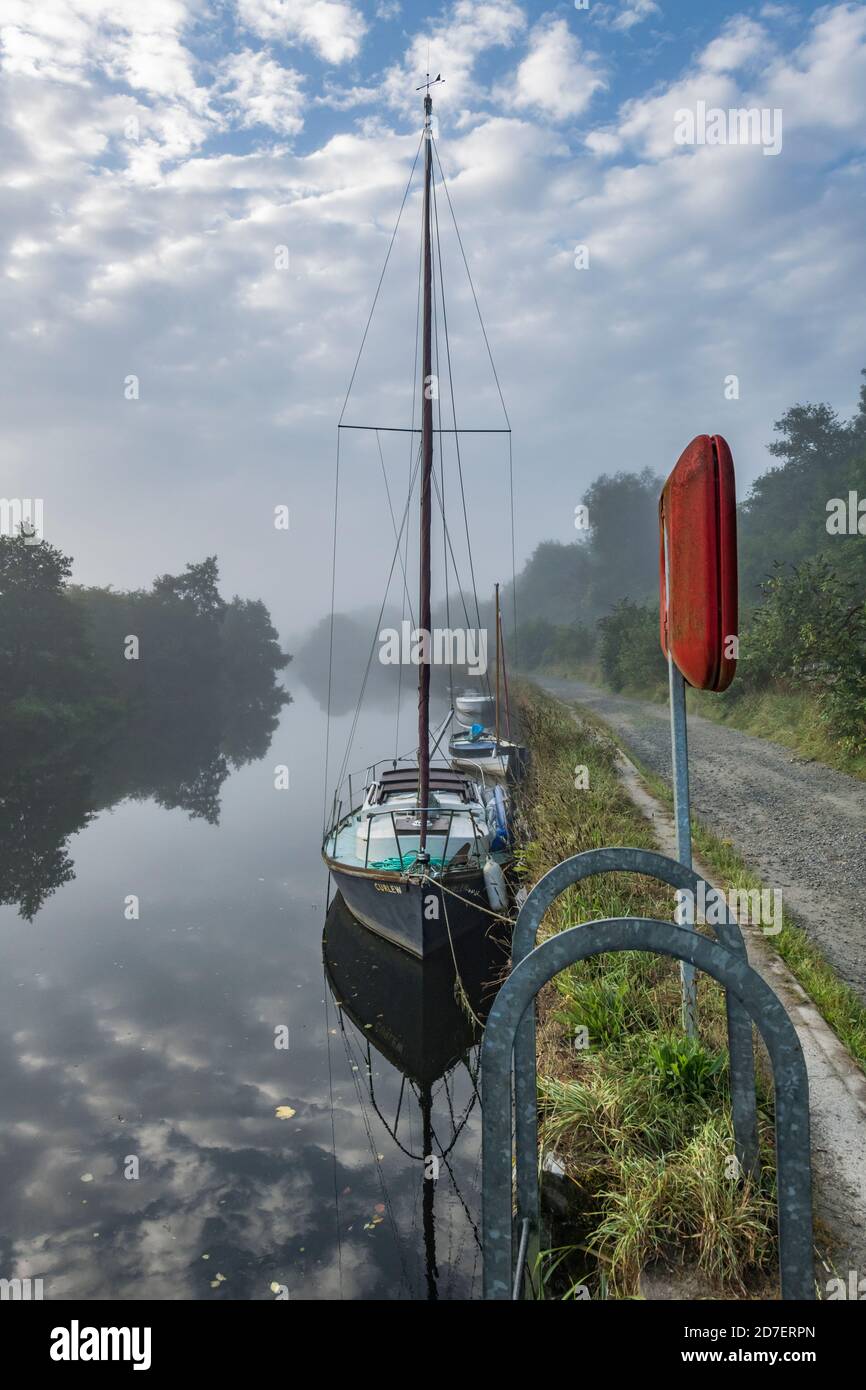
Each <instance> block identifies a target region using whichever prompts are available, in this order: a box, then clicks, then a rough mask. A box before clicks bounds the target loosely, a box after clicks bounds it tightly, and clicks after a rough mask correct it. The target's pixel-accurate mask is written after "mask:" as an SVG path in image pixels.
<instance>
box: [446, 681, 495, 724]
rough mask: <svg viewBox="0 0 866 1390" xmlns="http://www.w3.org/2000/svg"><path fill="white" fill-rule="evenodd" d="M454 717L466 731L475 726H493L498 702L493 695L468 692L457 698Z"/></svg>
mask: <svg viewBox="0 0 866 1390" xmlns="http://www.w3.org/2000/svg"><path fill="white" fill-rule="evenodd" d="M454 715H455V717H456V719H457V722H458V723H459V724H462V725H463V727H464V728H465V729H470V728H471V727H472V725H473V724H482V725H486V724H492V723H493V720H494V719H495V717H496V701H495V700H494V698H493V696H492V695H487V694H482V693H473V692H472V691H468V690H467V691H464V692H463V694H462V695H458V696H457V697H456V698H455V700H454Z"/></svg>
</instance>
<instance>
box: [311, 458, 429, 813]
mask: <svg viewBox="0 0 866 1390" xmlns="http://www.w3.org/2000/svg"><path fill="white" fill-rule="evenodd" d="M420 464H421V446H420V445H419V446H418V458H417V460H416V463H415V473H414V476H413V478H412V481H411V484H410V490H409V496H408V497H407V498H406V506H405V508H404V511H403V520H402V522H401V524H400V531H399V534H398V536H397V545H396V548H395V550H394V555H393V557H392V559H391V568H390V570H389V571H388V582H387V584H386V585H385V593H384V596H383V598H382V605H381V607H380V609H379V617H378V619H377V620H376V628H375V630H374V632H373V640H372V642H371V643H370V654H369V656H368V657H367V667H366V670H365V671H364V679H363V681H362V682H361V690H360V693H359V695H358V702H357V704H356V705H355V713H354V716H353V718H352V727H351V729H350V731H349V741H348V744H347V747H346V752H345V754H344V755H343V761H342V763H341V764H340V772H339V776H338V777H337V787H338V788H339V786H340V785H341V783H342V781H343V778H344V777H345V775H346V767H347V765H348V762H349V755H350V753H351V751H352V743H353V741H354V738H355V732H356V730H357V727H358V720H359V718H360V715H361V705H362V703H363V699H364V692H365V691H366V689H367V681H368V680H369V677H370V669H371V667H372V665H373V657H374V655H375V652H376V642H377V640H378V630H379V628H380V627H381V624H382V617H383V614H384V612H385V605H386V603H387V602H388V593H389V591H390V588H391V580H392V578H393V575H394V566H395V565H396V563H397V556H398V554H399V551H400V542H401V540H402V539H403V528H404V526H405V525H406V521H407V519H408V516H409V503H410V500H411V497H412V492H413V491H414V487H415V478H417V476H418V469H419V467H420ZM326 796H327V793H326Z"/></svg>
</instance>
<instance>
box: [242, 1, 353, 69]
mask: <svg viewBox="0 0 866 1390" xmlns="http://www.w3.org/2000/svg"><path fill="white" fill-rule="evenodd" d="M237 3H238V18H239V19H240V21H241V23H242V24H243V25H245V26H246V28H247V29H249V30H250V31H251V32H252V33H254V34H258V35H259V37H260V38H263V39H280V40H282V41H283V42H285V43H292V42H293V43H302V44H307V45H309V47H310V48H312V49H313V50H314V51H315V52H316V53H317V54H318V55H319V57H320V58H324V60H325V61H326V62H328V63H345V62H348V61H349V60H350V59H352V58H356V57H357V56H358V53H359V52H360V49H361V43H362V40H363V38H364V35H365V33H366V32H367V25H366V23H365V21H364V16H363V15H362V13H361V11H360V10H359V9H358V8H357V7H356V6H355V5H352V4H350V3H349V0H237Z"/></svg>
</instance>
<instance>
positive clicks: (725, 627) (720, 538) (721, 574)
mask: <svg viewBox="0 0 866 1390" xmlns="http://www.w3.org/2000/svg"><path fill="white" fill-rule="evenodd" d="M659 534H660V546H659V571H660V573H659V580H660V590H661V634H660V635H661V644H662V651H663V652H664V654H665V656H668V654H670V656H671V657H672V659H673V661H674V664H675V665H676V666H677V667H678V669H679V670H680V671H681V672H682V674H683V676H684V677H685V679H686V680H687V681H688V683H689V685H691V686H694V687H695V688H696V689H697V690H726V689H727V687H728V686H729V685H730V683H731V681H732V680H733V679H734V672H735V670H736V666H737V506H736V491H735V484H734V461H733V459H732V458H731V451H730V449H729V448H728V446H727V443H726V442H725V440H724V439H723V438H722V436H721V435H720V434H699V435H698V436H697V438H696V439H693V440H692V442H691V444H689V446H688V447H687V448H686V449H684V450H683V452H682V454H681V455H680V457H679V459H678V460H677V463H676V466H675V467H674V469H673V472H672V473H671V475H670V477H669V478H668V480H667V482H666V483H665V485H664V487H663V488H662V495H661V498H660V499H659Z"/></svg>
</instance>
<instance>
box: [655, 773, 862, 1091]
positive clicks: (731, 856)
mask: <svg viewBox="0 0 866 1390" xmlns="http://www.w3.org/2000/svg"><path fill="white" fill-rule="evenodd" d="M629 756H630V757H632V761H634V758H633V755H632V754H629ZM637 766H638V768H639V771H640V774H641V777H642V778H643V780H644V782H645V783H646V785H647V787H648V788H649V790H650V791H651V792H652V793H653V795H654V796H656V797H657V798H658V799H659V800H660V801H663V802H664V803H665V804H666V805H667V806H669V807H673V794H672V793H671V790H670V788H669V786H668V785H667V783H666V782H665V781H663V779H662V778H661V777H659V776H657V774H656V773H654V772H650V771H649V770H648V769H647V768H645V767H642V766H640V764H637ZM692 842H693V844H694V848H695V850H696V852H697V854H698V855H699V856H700V858H701V859H702V860H703V862H704V863H705V864H706V865H707V866H708V868H710V869H711V870H712V873H713V877H714V878H715V879H716V880H717V882H718V884H719V887H720V888H722V889H724V890H725V892H727V890H728V889H729V888H762V887H764V885H763V884H762V883H761V880H760V879H759V878H758V877H757V875H756V874H754V873H753V872H752V871H751V870H750V869H749V868H748V866H747V865H746V864H745V863H744V861H743V860H742V859H741V858H740V856H739V855H738V854H737V852H736V850H735V849H734V847H733V845H732V844H731V842H730V840H724V839H722V838H720V836H718V835H714V834H713V833H712V831H710V830H708V829H707V828H706V826H704V825H702V824H701V823H700V821H696V820H695V819H694V817H693V818H692ZM764 940H765V941H766V942H767V944H768V945H769V946H770V947H771V948H772V949H773V950H774V951H776V952H778V954H779V955H780V956H781V957H782V959H783V960H784V961H785V963H786V965H787V966H788V969H789V970H790V971H791V974H792V975H793V976H794V978H795V979H796V980H797V981H798V983H799V984H801V985H802V987H803V989H804V990H805V991H806V993H807V994H808V995H809V997H810V999H811V1000H812V1001H813V1003H814V1004H815V1007H816V1008H817V1009H818V1012H819V1013H820V1014H821V1016H822V1017H823V1019H824V1020H825V1022H826V1023H827V1024H829V1026H830V1028H832V1030H833V1032H834V1033H835V1034H836V1037H837V1038H838V1039H839V1041H840V1042H842V1043H844V1045H845V1047H847V1049H848V1051H849V1052H850V1054H851V1056H852V1057H853V1058H854V1060H855V1061H856V1062H857V1064H858V1065H859V1066H860V1067H861V1068H862V1070H863V1071H864V1072H866V1005H864V1004H863V1003H862V1001H861V1000H860V998H859V997H858V996H857V994H855V992H854V990H853V989H852V988H851V986H850V985H847V984H846V983H845V981H844V980H840V978H839V976H838V975H837V974H836V971H835V970H834V969H833V966H832V965H831V964H830V962H829V961H828V960H827V958H826V956H825V955H824V954H823V952H822V951H821V950H820V948H819V947H818V946H816V945H815V943H814V942H813V941H812V940H810V938H809V937H808V936H807V935H806V933H805V932H804V931H803V930H802V928H800V927H798V926H796V925H795V924H794V923H793V922H792V921H791V919H790V917H789V916H788V914H787V913H786V912H784V910H783V912H782V930H781V931H780V932H778V933H777V934H776V935H775V936H769V935H768V936H766V937H765V938H764Z"/></svg>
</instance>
